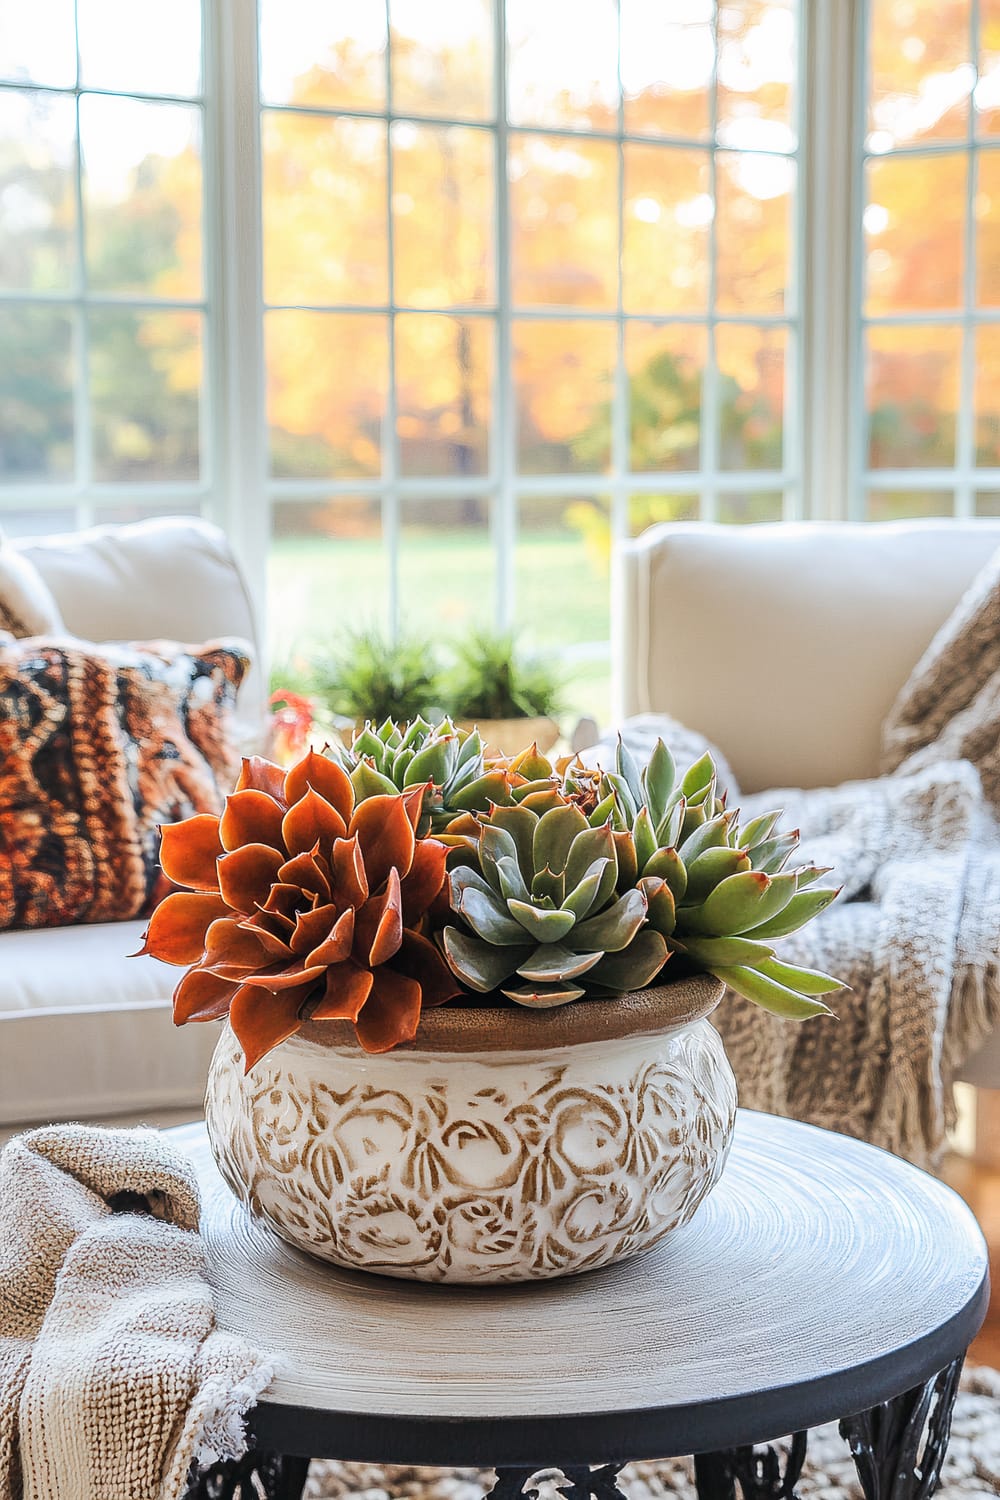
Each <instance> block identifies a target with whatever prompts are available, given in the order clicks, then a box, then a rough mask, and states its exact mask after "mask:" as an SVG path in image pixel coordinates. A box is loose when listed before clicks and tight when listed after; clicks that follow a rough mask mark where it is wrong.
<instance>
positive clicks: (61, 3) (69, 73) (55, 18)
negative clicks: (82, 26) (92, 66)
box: [0, 0, 76, 89]
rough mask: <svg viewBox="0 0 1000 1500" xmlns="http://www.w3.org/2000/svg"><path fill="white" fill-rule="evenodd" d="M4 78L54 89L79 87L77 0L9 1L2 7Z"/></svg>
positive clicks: (0, 60)
mask: <svg viewBox="0 0 1000 1500" xmlns="http://www.w3.org/2000/svg"><path fill="white" fill-rule="evenodd" d="M0 78H7V79H10V80H11V81H12V82H14V83H44V84H47V85H48V87H49V88H53V89H71V88H73V87H74V86H75V84H76V29H75V27H74V24H73V0H32V3H31V4H19V3H18V0H7V3H6V4H4V5H2V6H0Z"/></svg>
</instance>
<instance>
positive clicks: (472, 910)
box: [452, 885, 525, 948]
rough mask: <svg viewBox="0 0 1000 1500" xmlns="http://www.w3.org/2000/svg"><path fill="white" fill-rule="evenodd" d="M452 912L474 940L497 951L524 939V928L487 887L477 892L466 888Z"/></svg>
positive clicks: (516, 945)
mask: <svg viewBox="0 0 1000 1500" xmlns="http://www.w3.org/2000/svg"><path fill="white" fill-rule="evenodd" d="M452 905H453V909H454V910H455V911H457V912H458V914H459V916H461V917H464V918H465V920H466V922H468V924H469V926H470V927H471V928H472V930H473V932H474V933H475V934H476V935H477V937H481V938H482V939H483V941H484V942H486V943H495V944H496V945H497V946H498V947H503V948H516V947H518V946H519V945H521V944H522V943H523V942H524V940H525V938H524V928H523V926H522V924H521V923H519V922H517V921H516V920H515V919H514V917H513V916H512V915H511V913H510V911H509V910H508V908H507V904H506V903H505V902H503V901H501V899H500V897H499V896H495V895H494V894H493V892H492V891H491V890H490V888H489V886H485V887H484V888H483V889H477V888H476V887H474V886H471V885H468V886H466V887H465V889H464V890H463V891H462V894H461V896H460V897H459V899H458V901H457V902H454V901H453V902H452Z"/></svg>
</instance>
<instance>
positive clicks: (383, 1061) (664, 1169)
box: [206, 978, 736, 1282]
mask: <svg viewBox="0 0 1000 1500" xmlns="http://www.w3.org/2000/svg"><path fill="white" fill-rule="evenodd" d="M722 989H723V987H722V985H721V984H720V983H718V982H717V981H715V980H713V979H708V978H697V979H693V980H687V981H683V982H681V983H677V984H669V985H662V986H660V987H658V988H656V989H649V990H641V991H637V992H635V993H633V994H631V995H626V996H623V997H622V998H621V999H618V1000H591V1001H587V1002H578V1003H577V1004H575V1005H568V1006H564V1007H561V1008H559V1009H557V1010H548V1011H532V1010H526V1009H521V1008H518V1007H512V1008H509V1009H500V1008H483V1007H478V1008H469V1009H464V1008H461V1007H453V1006H446V1007H444V1008H442V1009H440V1010H434V1011H430V1012H429V1013H428V1014H427V1015H426V1016H425V1017H424V1018H423V1019H422V1021H421V1025H420V1032H419V1034H418V1039H417V1041H416V1042H415V1043H411V1044H409V1045H408V1046H405V1047H400V1048H397V1049H396V1050H395V1051H394V1052H389V1053H384V1054H380V1055H377V1056H371V1055H369V1054H367V1053H365V1052H363V1051H362V1050H361V1049H360V1048H359V1047H358V1045H357V1043H356V1042H355V1041H354V1033H353V1030H352V1029H351V1028H350V1027H349V1026H348V1025H347V1024H346V1023H341V1022H320V1023H312V1024H310V1025H307V1026H305V1027H304V1028H303V1030H302V1032H301V1033H300V1034H299V1035H297V1036H295V1037H292V1038H290V1039H289V1040H288V1041H286V1042H283V1043H282V1044H281V1045H280V1046H278V1047H276V1048H275V1049H274V1051H272V1052H270V1053H268V1055H267V1056H266V1057H265V1058H263V1059H262V1060H261V1062H259V1063H258V1064H257V1065H256V1067H254V1068H252V1069H251V1070H250V1073H249V1074H248V1075H246V1076H244V1073H243V1060H242V1056H241V1054H240V1050H239V1047H238V1044H237V1043H236V1040H235V1038H234V1036H233V1034H232V1032H231V1031H230V1029H229V1027H228V1026H226V1028H225V1030H224V1032H223V1035H222V1037H221V1039H220V1041H219V1045H218V1047H217V1049H216V1053H215V1058H214V1060H213V1063H212V1069H211V1074H210V1077H209V1084H208V1096H207V1099H206V1117H207V1121H208V1133H209V1138H210V1140H211V1143H212V1149H213V1151H214V1153H215V1158H216V1161H217V1162H218V1164H219V1167H220V1170H221V1171H222V1174H223V1176H224V1177H225V1179H226V1181H227V1182H228V1183H229V1185H230V1187H231V1188H232V1189H233V1191H234V1192H235V1193H236V1195H237V1197H239V1198H240V1199H241V1200H242V1201H243V1202H244V1203H245V1204H246V1206H247V1207H248V1208H249V1210H250V1211H251V1213H253V1214H255V1215H257V1217H259V1218H261V1219H263V1220H264V1221H265V1222H266V1223H267V1224H269V1225H270V1226H271V1227H272V1228H273V1229H274V1230H276V1231H277V1233H278V1234H280V1235H281V1236H282V1237H283V1238H284V1239H286V1240H289V1241H290V1242H291V1243H292V1244H294V1245H298V1246H299V1247H300V1248H301V1249H303V1250H308V1251H309V1252H310V1253H311V1254H313V1255H317V1256H319V1257H321V1258H322V1259H324V1260H330V1261H334V1262H336V1263H337V1264H338V1265H342V1266H350V1267H354V1268H358V1269H363V1270H368V1271H376V1272H379V1273H380V1274H382V1275H385V1276H401V1277H407V1278H413V1279H416V1280H420V1281H451V1282H502V1281H531V1280H536V1279H542V1278H547V1277H552V1276H566V1275H570V1274H573V1273H575V1272H578V1271H587V1270H590V1269H591V1268H592V1267H595V1266H604V1265H609V1264H610V1263H611V1262H613V1261H618V1260H624V1259H626V1258H627V1257H629V1256H632V1255H636V1254H638V1253H639V1252H640V1251H642V1250H646V1249H648V1248H649V1247H650V1246H651V1245H655V1244H656V1242H657V1241H658V1240H660V1239H661V1238H662V1237H663V1236H664V1235H665V1234H667V1233H668V1232H669V1231H670V1230H671V1229H674V1228H676V1227H677V1226H678V1225H679V1224H684V1223H686V1222H687V1220H688V1219H690V1218H691V1216H692V1214H693V1213H694V1212H695V1210H696V1208H697V1207H698V1205H699V1203H701V1201H702V1199H703V1198H704V1197H705V1195H706V1193H708V1192H709V1191H710V1190H711V1188H712V1187H713V1186H714V1184H715V1183H716V1182H717V1181H718V1179H719V1176H720V1174H721V1172H722V1168H723V1166H724V1165H725V1161H726V1157H727V1155H728V1152H729V1145H730V1141H731V1138H732V1131H733V1123H734V1118H735V1110H736V1082H735V1079H734V1078H733V1073H732V1070H731V1068H730V1066H729V1063H728V1060H727V1058H726V1054H725V1051H724V1050H723V1046H722V1042H721V1040H720V1039H719V1036H718V1034H717V1033H716V1032H715V1031H714V1030H713V1028H712V1027H711V1026H710V1025H709V1023H708V1021H707V1020H706V1019H705V1017H706V1016H707V1015H708V1013H709V1012H710V1011H711V1010H713V1009H714V1007H715V1006H716V1005H717V1004H718V1001H719V999H720V997H721V995H722Z"/></svg>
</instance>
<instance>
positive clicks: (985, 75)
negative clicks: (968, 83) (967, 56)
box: [975, 0, 1000, 135]
mask: <svg viewBox="0 0 1000 1500" xmlns="http://www.w3.org/2000/svg"><path fill="white" fill-rule="evenodd" d="M975 102H976V129H977V130H978V132H979V134H980V135H997V134H1000V0H979V82H978V83H977V85H976V93H975Z"/></svg>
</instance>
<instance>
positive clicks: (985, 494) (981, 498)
mask: <svg viewBox="0 0 1000 1500" xmlns="http://www.w3.org/2000/svg"><path fill="white" fill-rule="evenodd" d="M976 515H977V516H992V517H994V518H997V517H1000V490H980V491H979V493H978V494H977V496H976ZM4 524H6V517H5V518H4Z"/></svg>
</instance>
